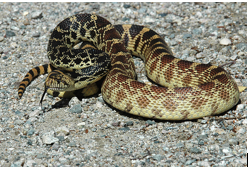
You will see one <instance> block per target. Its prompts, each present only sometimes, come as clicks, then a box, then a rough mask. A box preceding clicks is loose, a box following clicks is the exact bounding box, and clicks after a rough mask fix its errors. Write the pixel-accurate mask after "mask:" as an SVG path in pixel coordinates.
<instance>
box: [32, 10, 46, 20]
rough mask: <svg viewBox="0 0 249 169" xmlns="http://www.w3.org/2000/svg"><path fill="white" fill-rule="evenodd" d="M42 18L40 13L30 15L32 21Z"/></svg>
mask: <svg viewBox="0 0 249 169" xmlns="http://www.w3.org/2000/svg"><path fill="white" fill-rule="evenodd" d="M42 17H43V16H42V12H41V11H36V12H33V13H32V14H31V18H32V19H41V18H42Z"/></svg>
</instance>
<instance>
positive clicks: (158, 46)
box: [18, 14, 239, 120]
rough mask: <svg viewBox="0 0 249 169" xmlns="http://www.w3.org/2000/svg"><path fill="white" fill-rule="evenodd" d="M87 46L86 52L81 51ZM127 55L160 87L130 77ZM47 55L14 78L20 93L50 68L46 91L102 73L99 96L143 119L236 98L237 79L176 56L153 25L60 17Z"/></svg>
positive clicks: (208, 108) (212, 108) (203, 110)
mask: <svg viewBox="0 0 249 169" xmlns="http://www.w3.org/2000/svg"><path fill="white" fill-rule="evenodd" d="M80 41H89V42H90V43H92V44H93V45H94V46H95V47H96V48H97V49H98V50H100V51H104V52H105V53H106V54H108V55H109V56H110V58H108V55H106V54H103V53H101V52H99V51H97V50H96V51H95V49H90V50H89V49H88V50H86V52H82V50H76V49H73V48H72V47H73V46H74V45H75V44H77V43H79V42H80ZM91 50H93V52H95V53H94V54H92V56H89V55H87V56H82V55H81V54H82V53H90V51H91ZM96 53H97V54H100V57H96V56H95V55H96ZM131 54H133V55H136V56H139V57H141V58H142V59H143V60H144V62H145V69H146V73H147V76H148V77H149V78H150V79H151V80H152V81H154V82H156V83H158V84H160V85H161V86H155V85H149V84H145V83H141V82H138V81H137V80H136V73H135V66H134V62H133V58H132V56H131ZM48 57H49V60H50V64H48V65H43V66H39V67H36V68H33V69H32V70H30V71H29V73H27V75H26V76H25V78H24V79H23V81H22V82H21V83H20V87H19V90H18V94H19V97H20V98H21V97H22V95H23V93H24V91H25V88H26V87H27V86H28V85H29V83H30V82H31V81H32V80H33V79H34V78H35V77H36V76H38V75H40V74H45V73H50V74H49V76H48V77H47V79H46V82H45V87H46V88H48V89H49V90H50V92H49V93H53V92H57V93H63V92H65V91H75V90H79V89H82V88H84V89H85V88H88V87H89V85H90V84H92V83H94V82H95V81H97V80H99V79H100V78H101V77H102V76H104V75H105V74H107V75H106V77H105V79H104V82H103V84H102V87H101V93H102V96H103V99H104V100H105V101H106V102H107V103H109V104H110V105H112V106H113V107H115V108H117V109H119V110H122V111H125V112H128V113H131V114H134V115H138V116H143V117H148V118H156V119H164V120H185V119H197V118H201V117H204V116H210V115H216V114H219V113H222V112H224V111H227V110H229V109H230V108H232V107H233V106H234V105H235V104H237V102H238V101H239V91H238V87H237V84H236V83H235V81H234V80H233V79H232V77H231V76H230V75H229V74H228V73H227V72H226V71H225V70H224V69H223V68H221V67H217V66H212V65H210V64H201V63H194V62H189V61H184V60H181V59H177V58H175V57H173V55H172V52H171V50H170V48H169V47H168V45H167V44H166V42H165V41H164V40H163V38H161V37H160V36H159V35H158V34H157V33H156V32H154V31H153V30H151V29H148V28H146V27H143V26H138V25H117V26H113V25H112V24H111V23H110V22H109V21H107V20H106V19H104V18H102V17H100V16H97V15H92V14H77V15H74V16H71V17H68V18H66V19H65V20H64V21H62V22H61V23H60V24H59V25H58V26H57V27H56V28H55V29H54V31H53V33H52V35H51V37H50V40H49V44H48ZM101 61H103V63H100V62H101ZM109 61H110V65H109V64H108V63H109ZM95 65H97V66H95ZM108 71H109V72H108ZM88 72H91V73H88ZM89 79H90V80H89ZM162 86H164V87H162ZM86 95H87V94H86Z"/></svg>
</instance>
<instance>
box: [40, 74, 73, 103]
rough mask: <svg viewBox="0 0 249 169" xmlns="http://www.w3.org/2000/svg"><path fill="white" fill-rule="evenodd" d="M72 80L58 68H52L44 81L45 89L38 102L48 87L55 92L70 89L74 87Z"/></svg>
mask: <svg viewBox="0 0 249 169" xmlns="http://www.w3.org/2000/svg"><path fill="white" fill-rule="evenodd" d="M74 83H75V82H74V80H73V79H72V78H71V77H70V76H68V75H66V74H65V73H63V71H60V70H53V71H52V72H50V73H49V75H48V77H47V79H46V81H45V90H44V92H43V94H42V97H41V101H40V104H41V105H42V100H43V98H44V96H45V94H46V92H47V90H48V89H50V90H52V91H56V92H64V91H71V90H73V89H74Z"/></svg>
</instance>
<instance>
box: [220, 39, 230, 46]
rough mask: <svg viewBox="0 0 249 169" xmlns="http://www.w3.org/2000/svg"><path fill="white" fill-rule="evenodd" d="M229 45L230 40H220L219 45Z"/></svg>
mask: <svg viewBox="0 0 249 169" xmlns="http://www.w3.org/2000/svg"><path fill="white" fill-rule="evenodd" d="M231 43H232V42H231V40H230V39H227V38H223V39H221V40H220V44H221V45H230V44H231Z"/></svg>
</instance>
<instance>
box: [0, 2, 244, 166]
mask: <svg viewBox="0 0 249 169" xmlns="http://www.w3.org/2000/svg"><path fill="white" fill-rule="evenodd" d="M0 6H1V8H0V11H1V15H0V62H1V64H0V68H1V69H0V77H1V78H0V87H1V89H0V166H2V167H3V166H113V167H115V166H118V167H119V166H146V167H155V166H189V167H190V166H205V167H209V166H216V167H225V166H230V167H237V166H246V165H247V158H246V155H247V114H246V113H247V98H246V90H245V91H244V92H242V93H241V95H240V99H241V102H240V103H239V104H238V105H237V106H235V107H234V109H232V110H230V111H228V112H225V113H224V114H222V115H219V116H215V117H206V118H203V119H199V120H192V121H180V122H174V121H173V122H172V121H159V120H152V119H146V118H142V117H136V116H132V115H129V114H126V113H122V112H119V111H117V110H114V109H112V108H111V107H109V106H108V105H106V104H105V102H104V101H103V99H102V97H101V94H99V96H98V97H93V98H88V99H83V101H79V100H77V99H76V98H73V99H72V100H71V101H70V102H69V106H67V107H64V108H59V109H50V108H51V105H54V104H55V103H56V102H58V101H59V99H58V98H53V97H47V96H46V97H45V99H44V101H43V103H44V107H47V109H45V111H42V110H41V108H40V105H39V101H40V98H41V95H42V93H43V84H44V80H45V77H46V76H41V77H39V78H37V79H36V80H35V81H34V82H33V83H32V84H31V85H30V86H29V87H28V88H27V90H26V92H25V94H24V96H23V98H22V99H21V100H19V99H18V97H17V88H18V84H19V82H20V81H21V80H22V79H23V77H24V76H25V74H26V73H27V72H28V70H29V69H31V68H32V67H34V66H38V65H42V64H44V63H48V59H47V57H46V48H47V43H48V39H49V36H50V33H51V31H52V30H53V28H54V27H55V26H56V25H57V24H58V23H59V22H60V21H62V20H63V19H64V18H66V17H68V16H70V15H73V14H76V13H79V12H81V13H85V12H87V13H96V14H99V15H101V16H103V17H105V18H107V19H108V20H110V21H111V22H112V23H114V24H124V23H129V24H140V25H146V26H148V27H150V28H152V29H154V30H155V31H156V32H158V33H160V34H161V35H162V36H163V37H164V38H165V40H166V41H167V42H168V43H169V44H170V46H171V47H172V50H173V52H174V54H175V56H176V57H179V58H182V59H186V60H190V61H196V62H202V63H208V62H211V64H215V65H223V64H227V63H231V62H232V61H235V60H236V62H235V63H234V64H230V65H229V64H227V65H225V66H224V68H225V69H226V70H227V71H228V72H229V73H230V74H231V75H232V76H233V78H235V80H236V82H237V83H238V85H239V86H246V85H247V77H246V76H247V63H246V61H247V59H246V56H247V40H246V39H247V4H246V3H201V2H199V3H3V2H2V3H0ZM135 63H136V67H137V70H138V76H139V80H140V81H147V79H146V76H145V75H144V69H143V64H142V62H141V61H140V59H135Z"/></svg>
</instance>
